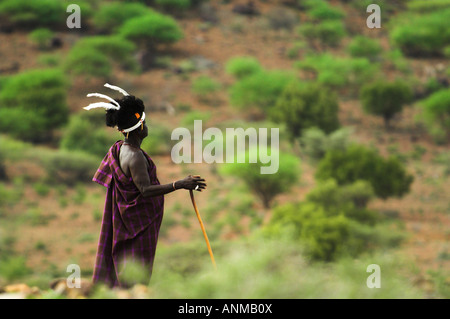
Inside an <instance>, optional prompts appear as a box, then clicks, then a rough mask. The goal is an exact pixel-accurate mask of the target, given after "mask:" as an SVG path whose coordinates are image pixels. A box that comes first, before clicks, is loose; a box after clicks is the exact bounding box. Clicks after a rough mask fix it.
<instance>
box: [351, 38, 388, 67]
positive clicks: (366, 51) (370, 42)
mask: <svg viewBox="0 0 450 319" xmlns="http://www.w3.org/2000/svg"><path fill="white" fill-rule="evenodd" d="M347 51H348V52H349V53H350V55H351V56H353V57H356V58H360V57H362V58H368V59H369V60H371V61H375V60H376V59H377V57H378V56H379V55H380V53H381V52H382V51H383V48H382V47H381V45H380V43H379V41H377V40H375V39H371V38H368V37H364V36H356V37H354V38H353V39H352V41H351V42H350V43H349V45H348V47H347Z"/></svg>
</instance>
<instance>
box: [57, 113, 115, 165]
mask: <svg viewBox="0 0 450 319" xmlns="http://www.w3.org/2000/svg"><path fill="white" fill-rule="evenodd" d="M104 121H105V114H104V112H95V111H94V112H93V111H91V112H82V113H80V114H76V115H73V116H71V118H70V121H69V125H68V126H67V128H66V129H65V130H64V133H63V136H62V139H61V142H60V145H61V148H62V149H65V150H67V151H72V150H79V151H84V152H86V153H89V154H93V155H96V156H99V157H103V156H105V154H106V153H107V152H108V150H109V148H110V147H111V145H112V144H113V143H114V142H115V141H117V140H118V139H120V137H119V135H118V134H116V135H114V134H108V132H107V131H106V130H105V129H104V128H99V126H100V125H101V124H102V123H104Z"/></svg>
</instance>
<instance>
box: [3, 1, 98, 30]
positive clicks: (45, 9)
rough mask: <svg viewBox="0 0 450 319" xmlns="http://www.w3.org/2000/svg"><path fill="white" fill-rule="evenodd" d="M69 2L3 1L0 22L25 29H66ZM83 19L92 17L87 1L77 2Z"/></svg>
mask: <svg viewBox="0 0 450 319" xmlns="http://www.w3.org/2000/svg"><path fill="white" fill-rule="evenodd" d="M70 3H71V2H70V1H60V0H33V1H28V0H3V1H1V2H0V20H1V21H6V22H7V23H10V24H12V25H14V26H18V27H21V28H26V29H34V28H39V27H47V28H62V29H64V28H66V19H67V16H68V14H67V12H66V8H67V6H68V5H69V4H70ZM77 5H79V6H80V9H81V12H82V16H83V19H88V18H89V17H90V16H91V15H92V8H91V5H90V3H89V2H88V1H81V0H80V1H77Z"/></svg>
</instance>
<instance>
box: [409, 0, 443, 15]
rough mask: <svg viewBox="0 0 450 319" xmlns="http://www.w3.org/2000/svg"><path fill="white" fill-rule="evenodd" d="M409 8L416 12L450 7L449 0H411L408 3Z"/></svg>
mask: <svg viewBox="0 0 450 319" xmlns="http://www.w3.org/2000/svg"><path fill="white" fill-rule="evenodd" d="M407 6H408V9H409V10H410V11H415V12H420V13H424V12H430V11H440V10H445V9H447V8H449V7H450V1H449V0H411V1H408V3H407Z"/></svg>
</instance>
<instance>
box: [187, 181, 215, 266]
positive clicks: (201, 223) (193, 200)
mask: <svg viewBox="0 0 450 319" xmlns="http://www.w3.org/2000/svg"><path fill="white" fill-rule="evenodd" d="M189 194H190V195H191V201H192V205H193V206H194V210H195V213H196V214H197V218H198V221H199V223H200V227H201V228H202V232H203V236H204V237H205V241H206V246H208V251H209V256H211V261H212V264H213V265H214V269H216V270H217V266H216V261H215V260H214V255H213V252H212V249H211V245H210V244H209V240H208V235H206V230H205V226H204V225H203V222H202V218H201V217H200V214H199V212H198V209H197V205H196V204H195V199H194V193H193V192H192V189H190V190H189Z"/></svg>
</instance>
